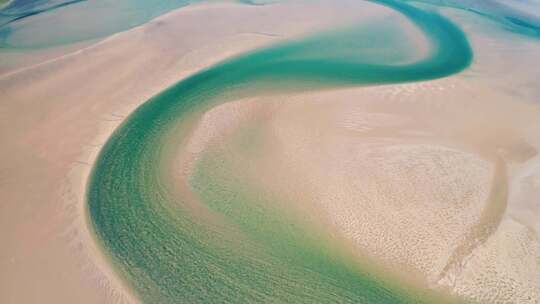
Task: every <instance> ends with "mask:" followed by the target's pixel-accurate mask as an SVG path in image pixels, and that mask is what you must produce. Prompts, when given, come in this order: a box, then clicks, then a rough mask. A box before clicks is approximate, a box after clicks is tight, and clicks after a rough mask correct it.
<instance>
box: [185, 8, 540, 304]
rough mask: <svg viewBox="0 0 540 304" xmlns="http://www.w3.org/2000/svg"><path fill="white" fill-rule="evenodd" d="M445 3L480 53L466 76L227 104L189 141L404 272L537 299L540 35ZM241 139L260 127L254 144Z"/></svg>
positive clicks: (460, 289)
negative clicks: (504, 27)
mask: <svg viewBox="0 0 540 304" xmlns="http://www.w3.org/2000/svg"><path fill="white" fill-rule="evenodd" d="M450 13H451V14H452V17H453V18H455V19H456V20H458V21H460V22H465V26H466V28H468V29H469V30H470V32H472V34H471V35H470V38H471V42H472V44H473V45H474V47H475V50H476V59H475V63H474V64H473V66H472V67H471V69H470V70H468V71H466V72H464V73H463V74H461V75H457V76H453V77H450V78H447V79H444V80H437V81H430V82H423V83H415V84H406V85H394V86H381V87H372V88H365V89H352V90H339V91H330V92H323V93H320V92H318V93H311V94H301V95H296V96H278V97H271V98H255V99H249V100H242V101H237V102H233V103H229V104H226V105H223V106H220V107H217V108H215V109H213V110H212V111H209V112H208V113H207V114H206V115H205V116H204V118H203V119H202V120H201V121H200V122H199V127H198V128H197V130H196V131H195V132H194V133H193V135H192V139H191V145H190V149H191V150H190V152H191V153H193V155H194V157H195V156H196V155H197V154H198V153H200V152H201V151H203V150H204V149H217V150H218V151H220V149H222V150H223V151H222V152H223V153H229V154H233V155H238V154H240V156H239V157H242V158H243V159H242V160H243V161H244V162H245V163H246V164H247V165H246V168H244V167H242V169H241V170H240V169H239V171H242V170H246V171H249V170H252V171H251V175H250V176H252V177H253V176H260V177H259V178H258V181H259V182H260V183H261V185H262V187H267V188H269V189H273V190H272V191H275V192H276V193H278V194H279V195H280V197H282V198H283V201H286V202H296V203H297V204H296V205H297V206H296V207H298V209H299V210H300V209H303V210H304V211H306V210H309V211H310V212H311V211H313V212H318V213H319V214H318V216H319V217H320V218H319V219H317V220H321V218H323V220H324V219H326V223H330V225H331V227H333V228H334V229H335V230H334V231H335V233H336V236H337V237H338V238H342V239H343V240H344V241H345V242H350V243H351V245H352V246H353V247H354V248H356V250H357V253H358V254H359V256H360V257H366V256H367V257H370V258H374V259H375V260H378V261H379V262H380V263H381V264H382V265H383V267H385V268H386V269H387V271H388V272H390V273H392V272H393V273H394V274H395V275H396V276H398V277H400V278H402V279H405V280H413V281H415V282H413V283H415V284H421V285H424V286H431V287H434V288H440V289H443V290H451V291H452V292H454V293H455V294H457V295H460V296H464V297H466V298H469V299H473V300H476V301H479V302H480V303H538V301H539V300H540V276H538V273H540V233H539V232H540V229H539V228H540V224H539V223H540V208H539V207H538V206H539V204H538V203H539V201H538V197H539V194H540V158H539V156H538V151H540V141H539V140H538V134H540V121H539V120H538V117H540V104H539V103H538V101H539V100H540V96H539V95H538V91H537V88H536V87H535V83H536V79H538V76H540V75H536V74H538V73H539V72H538V71H537V70H535V69H532V70H531V69H530V67H529V66H528V65H530V63H531V62H536V61H537V60H539V59H540V58H539V57H540V55H539V54H540V44H538V43H536V42H531V41H527V40H524V39H523V38H519V37H518V36H511V35H503V34H500V33H497V32H495V31H494V30H493V28H491V27H490V25H489V24H482V23H480V24H474V26H473V25H471V23H468V20H467V18H468V17H466V16H463V15H462V14H461V13H456V12H453V11H451V12H450ZM518 51H519V53H520V56H516V52H518ZM246 129H249V130H250V132H251V134H244V133H245V132H246V131H245V130H246ZM243 137H244V138H248V139H249V138H251V139H254V138H255V137H256V138H257V140H256V141H250V143H251V144H252V146H255V147H251V150H250V151H249V152H245V150H246V146H248V145H247V144H246V142H245V141H242V140H239V138H243ZM225 143H227V144H226V145H225ZM231 145H232V146H233V147H235V146H236V148H231ZM223 147H226V148H223ZM257 147H259V148H257ZM231 149H234V150H232V152H231ZM242 151H244V153H242ZM239 163H240V162H239ZM260 172H265V174H261V173H260ZM276 203H277V204H279V202H276ZM288 207H291V206H288ZM293 207H294V206H293ZM308 213H309V212H306V215H305V216H306V217H310V216H311V215H309V214H308ZM360 261H361V260H360ZM404 273H405V275H403V274H404Z"/></svg>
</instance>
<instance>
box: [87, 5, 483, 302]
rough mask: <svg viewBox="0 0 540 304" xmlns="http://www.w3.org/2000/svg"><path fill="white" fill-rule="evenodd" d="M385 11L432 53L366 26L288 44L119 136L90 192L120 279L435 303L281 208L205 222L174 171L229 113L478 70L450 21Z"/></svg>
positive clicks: (205, 76)
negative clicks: (228, 107) (246, 100)
mask: <svg viewBox="0 0 540 304" xmlns="http://www.w3.org/2000/svg"><path fill="white" fill-rule="evenodd" d="M377 3H379V4H382V5H386V6H388V7H390V8H392V9H394V10H396V11H398V12H400V13H401V14H403V15H404V16H406V17H407V18H408V19H410V20H411V21H412V22H413V23H414V24H415V25H416V26H417V27H418V28H419V29H420V30H421V31H422V32H423V34H424V35H425V37H426V38H427V39H428V41H429V42H430V45H431V51H430V53H429V54H428V55H427V56H425V57H424V58H423V59H421V60H419V61H415V62H413V63H403V62H404V58H400V56H388V58H381V57H380V56H383V55H380V56H379V57H377V56H376V55H374V54H373V52H372V51H371V52H370V51H369V50H368V49H367V48H366V47H365V44H364V43H362V39H369V37H382V38H384V39H386V40H385V43H386V42H388V44H389V47H390V48H396V47H403V46H402V44H401V42H400V39H401V40H402V38H403V37H402V36H401V37H400V36H399V35H394V34H392V32H393V31H392V29H388V28H387V29H385V28H384V27H383V28H381V29H370V30H371V31H374V32H372V33H371V34H369V33H368V34H366V33H365V31H364V30H365V29H364V28H362V27H361V26H357V27H351V28H347V29H343V30H337V31H333V32H328V33H322V34H318V35H316V36H311V37H307V38H303V39H301V40H297V41H290V42H286V43H282V44H278V45H275V46H272V47H269V48H266V49H262V50H257V51H254V52H252V53H248V54H245V55H242V56H239V57H236V58H233V59H230V60H228V61H225V62H222V63H220V64H218V65H216V66H214V67H211V68H209V69H206V70H204V71H201V72H199V73H197V74H195V75H193V76H191V77H189V78H187V79H185V80H183V81H181V82H179V83H177V84H176V85H174V86H172V87H170V88H169V89H167V90H166V91H164V92H162V93H161V94H159V95H157V96H155V97H154V98H152V99H151V100H149V101H147V102H146V103H145V104H143V105H142V106H141V107H139V108H138V109H137V110H136V111H135V112H134V113H132V114H131V115H130V116H129V118H128V119H127V120H126V121H125V122H124V123H123V124H122V125H121V126H120V127H119V128H118V129H117V130H116V131H115V132H114V134H113V135H112V136H111V137H110V139H109V140H108V142H107V143H106V144H105V146H104V147H103V149H102V151H101V153H100V155H99V157H98V159H97V161H96V164H95V167H94V169H93V172H92V174H91V177H90V181H89V184H88V193H87V198H88V213H89V218H90V223H91V226H92V229H93V230H94V232H95V234H96V236H97V239H98V242H99V243H100V245H101V246H102V247H103V248H104V250H105V251H106V252H107V253H108V256H109V257H110V261H111V263H112V264H113V265H114V267H115V270H116V271H117V272H118V273H119V274H120V275H121V277H122V278H123V279H124V280H126V282H128V283H129V285H130V286H131V287H132V288H133V290H134V291H135V292H136V293H137V295H138V296H139V298H140V299H141V300H142V301H143V302H147V303H178V302H182V303H240V302H245V303H259V302H261V303H267V302H273V303H274V302H285V303H313V302H316V303H378V304H379V303H413V302H414V303H418V302H430V300H429V298H430V297H428V296H419V295H414V294H412V293H411V292H408V291H407V290H404V289H403V288H400V287H398V286H397V284H391V283H388V282H386V281H384V280H382V279H379V278H377V277H376V276H374V275H372V274H370V273H369V272H368V271H365V270H363V269H362V267H360V266H358V265H356V264H355V263H352V262H351V261H350V260H348V259H347V258H343V257H342V256H341V255H340V254H338V253H336V252H335V251H334V250H332V248H331V246H329V245H328V244H326V245H325V243H324V242H320V241H319V240H317V238H316V237H313V236H312V235H310V233H309V232H308V231H306V230H305V229H302V228H301V226H295V225H289V226H287V223H286V220H284V217H282V216H281V215H280V213H279V210H271V209H268V210H265V211H264V212H263V213H261V209H260V208H257V207H255V206H256V204H250V203H249V202H246V201H245V200H249V198H242V199H240V198H239V201H238V202H235V201H232V202H231V201H228V202H227V204H229V207H231V208H235V207H237V212H233V213H227V212H221V210H222V209H221V208H220V206H216V205H215V203H214V204H211V205H210V204H209V205H205V206H198V207H197V208H199V211H196V212H195V211H194V208H193V206H190V203H189V202H188V201H189V200H190V199H189V198H187V197H183V196H182V195H179V194H178V191H177V190H176V189H175V185H174V182H173V178H172V177H171V175H172V173H171V172H170V171H171V169H170V168H172V167H175V165H173V163H174V160H175V157H174V154H175V151H178V149H180V148H179V146H181V145H182V144H183V143H185V142H183V141H185V139H186V138H187V136H188V135H189V132H190V131H192V128H193V124H194V122H196V121H197V119H198V118H199V117H200V116H201V115H202V114H203V113H204V112H205V111H207V110H209V109H210V108H212V107H214V106H216V105H218V104H220V103H224V102H227V101H231V100H233V99H237V98H243V97H249V96H256V95H264V94H272V93H276V92H277V93H288V92H301V91H305V90H315V89H329V88H338V87H350V86H361V85H364V86H365V85H380V84H390V83H402V82H411V81H420V80H429V79H435V78H440V77H444V76H447V75H451V74H454V73H457V72H459V71H461V70H463V69H464V68H466V67H467V66H468V65H469V64H470V62H471V59H472V51H471V49H470V46H469V44H468V41H467V39H466V37H465V35H464V34H463V32H462V31H461V30H460V29H458V28H457V27H456V26H455V25H454V24H452V23H451V22H450V21H448V20H446V19H445V18H444V17H442V16H440V15H437V14H435V13H431V12H426V11H422V10H420V9H418V8H415V7H413V6H410V5H408V4H404V3H403V2H400V1H392V0H383V1H377ZM370 35H372V36H370ZM344 41H345V42H348V41H352V42H355V43H353V44H351V45H352V47H354V51H355V52H354V54H353V55H351V52H349V53H347V54H346V55H344V54H340V50H339V49H333V48H334V46H335V45H339V42H344ZM240 200H242V201H240ZM202 204H203V205H204V200H203V202H202ZM231 204H232V206H231ZM200 210H203V211H200ZM213 217H219V218H220V219H221V220H220V221H213V220H209V218H213ZM215 222H219V223H215ZM238 239H245V240H244V241H241V242H239V241H238ZM239 243H241V244H239Z"/></svg>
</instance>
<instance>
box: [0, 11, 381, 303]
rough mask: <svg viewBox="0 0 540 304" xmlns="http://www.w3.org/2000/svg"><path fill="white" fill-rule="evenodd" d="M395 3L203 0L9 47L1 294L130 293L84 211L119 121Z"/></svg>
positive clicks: (3, 89) (111, 298) (30, 298)
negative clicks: (73, 40) (115, 27)
mask: <svg viewBox="0 0 540 304" xmlns="http://www.w3.org/2000/svg"><path fill="white" fill-rule="evenodd" d="M351 3H352V2H351ZM351 5H352V4H351ZM306 11H309V12H310V14H306ZM388 12H389V10H388V9H385V8H381V7H378V6H374V5H370V10H369V11H362V10H350V6H349V4H347V3H345V4H344V5H343V6H335V5H332V4H331V3H330V2H326V3H321V4H320V5H317V6H309V8H308V7H306V6H305V5H303V4H300V3H297V4H291V5H282V4H277V5H271V6H241V5H238V4H213V5H197V6H193V7H189V8H185V9H181V10H179V11H177V12H173V13H171V14H169V15H167V16H164V17H161V18H158V19H157V20H155V21H153V22H151V23H149V24H147V25H145V26H143V27H140V28H136V29H134V30H131V31H129V32H126V33H120V34H117V35H114V36H112V37H110V38H108V39H106V40H104V41H102V42H99V43H97V44H95V45H91V46H88V45H84V46H83V47H84V48H82V49H77V46H72V47H66V48H65V49H57V50H45V51H43V52H36V53H24V54H15V53H13V54H10V55H9V61H10V62H11V63H5V64H2V65H1V66H2V73H1V75H0V99H1V100H2V104H1V110H0V113H1V114H0V115H1V120H0V121H1V122H0V123H1V126H0V130H1V131H0V137H1V138H2V141H3V144H2V149H0V156H1V157H2V166H1V168H2V169H1V183H0V193H1V197H2V198H3V204H2V207H1V208H2V209H1V212H0V231H2V232H1V233H0V238H1V240H2V243H3V247H2V248H3V250H2V252H1V254H0V268H1V269H2V274H1V275H0V302H2V303H37V302H40V303H111V302H123V301H130V300H132V299H130V296H129V294H128V293H125V292H124V291H122V290H123V288H122V285H123V284H122V283H121V282H119V281H118V280H117V279H115V276H114V274H113V273H112V271H111V270H110V267H109V266H108V265H107V264H106V263H104V262H103V258H102V257H101V255H102V254H101V253H100V252H98V251H97V249H96V248H95V245H94V243H93V241H92V239H91V236H90V234H89V233H88V230H87V227H86V222H85V215H84V212H83V210H84V197H83V195H84V189H85V183H86V178H87V176H88V174H89V170H90V168H91V164H92V162H93V159H94V158H95V156H96V154H97V152H98V151H99V149H100V146H101V145H102V144H103V143H104V142H105V140H106V139H107V137H108V136H109V135H110V133H111V132H112V130H113V129H114V128H115V127H116V126H118V124H119V123H120V122H121V121H122V120H123V119H124V118H125V117H126V115H127V114H128V113H129V112H131V111H132V110H133V109H134V108H135V107H136V106H138V105H140V104H141V103H142V102H144V101H146V100H147V99H148V98H149V97H151V96H152V95H154V94H156V93H158V92H160V91H161V90H163V89H164V88H166V87H168V86H169V85H171V84H172V83H174V82H176V81H178V80H180V79H181V78H182V77H185V76H187V75H189V74H191V73H193V72H195V71H197V70H199V69H201V68H203V67H206V66H209V65H211V64H213V63H215V62H217V61H219V60H222V59H224V58H227V57H229V56H231V55H234V54H237V53H240V52H244V51H247V50H250V49H253V48H255V47H259V46H262V45H266V44H269V43H273V42H275V41H278V40H279V39H283V38H287V37H291V36H293V35H298V34H303V33H306V32H308V31H312V30H313V31H314V30H316V29H317V28H326V27H328V25H329V24H340V23H343V22H345V23H347V22H350V21H351V20H364V21H365V20H368V19H370V18H372V17H377V16H380V15H385V14H388ZM314 16H317V18H314ZM336 16H339V20H336ZM358 18H360V19H358ZM362 18H365V19H362ZM203 19H204V20H206V22H204V24H201V22H200V20H203ZM278 19H279V22H277V20H278Z"/></svg>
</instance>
